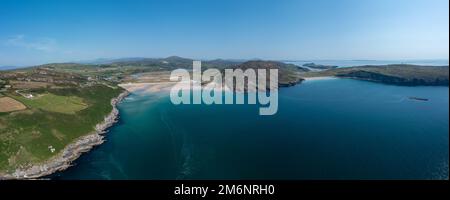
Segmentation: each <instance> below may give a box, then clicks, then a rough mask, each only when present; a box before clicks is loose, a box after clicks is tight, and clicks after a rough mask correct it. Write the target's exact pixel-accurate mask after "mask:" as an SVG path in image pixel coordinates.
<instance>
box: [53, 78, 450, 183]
mask: <svg viewBox="0 0 450 200" xmlns="http://www.w3.org/2000/svg"><path fill="white" fill-rule="evenodd" d="M410 97H419V98H426V99H428V101H419V100H414V99H410ZM118 108H119V110H120V120H119V122H118V123H117V124H116V125H115V126H113V127H112V128H111V129H110V130H109V132H108V133H107V134H106V142H105V143H103V144H102V145H100V146H98V147H96V148H94V149H93V150H92V151H91V152H89V153H86V154H84V155H83V156H81V157H80V158H79V159H78V160H76V161H75V163H74V164H75V165H74V166H73V167H71V168H69V169H67V170H66V171H64V172H61V173H57V174H55V175H52V176H50V178H53V179H158V180H160V179H448V159H449V154H448V151H449V146H448V142H449V138H448V137H449V118H448V115H449V90H448V87H403V86H392V85H385V84H379V83H371V82H365V81H358V80H350V79H329V80H314V81H305V82H303V83H301V84H299V85H296V86H293V87H289V88H281V89H280V90H279V108H278V113H277V114H275V115H272V116H260V115H258V109H259V105H209V106H208V105H178V106H177V105H173V104H172V103H171V102H170V99H169V97H168V92H159V93H151V94H149V93H142V92H137V93H133V94H131V95H130V96H129V97H127V98H126V99H125V100H124V101H123V102H122V103H121V104H119V106H118Z"/></svg>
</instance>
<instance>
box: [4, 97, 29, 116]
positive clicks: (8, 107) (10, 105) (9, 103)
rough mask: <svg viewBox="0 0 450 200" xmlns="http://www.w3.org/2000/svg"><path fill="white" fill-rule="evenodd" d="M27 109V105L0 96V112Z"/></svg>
mask: <svg viewBox="0 0 450 200" xmlns="http://www.w3.org/2000/svg"><path fill="white" fill-rule="evenodd" d="M26 108H27V107H26V106H25V105H23V104H22V103H20V102H18V101H16V100H14V99H13V98H10V97H1V96H0V112H12V111H17V110H23V109H26Z"/></svg>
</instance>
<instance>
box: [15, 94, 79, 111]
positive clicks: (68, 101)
mask: <svg viewBox="0 0 450 200" xmlns="http://www.w3.org/2000/svg"><path fill="white" fill-rule="evenodd" d="M17 98H18V99H19V100H20V101H21V102H23V103H25V105H27V106H28V107H30V108H38V109H42V110H46V111H50V112H59V113H66V114H75V112H77V111H80V110H83V109H85V108H87V106H88V105H87V104H86V103H84V102H83V99H82V98H80V97H77V96H60V95H55V94H51V93H46V94H41V95H37V96H36V97H34V98H31V99H29V98H25V97H22V96H20V97H17Z"/></svg>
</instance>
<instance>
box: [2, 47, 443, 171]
mask: <svg viewBox="0 0 450 200" xmlns="http://www.w3.org/2000/svg"><path fill="white" fill-rule="evenodd" d="M192 61H193V60H192V59H189V58H182V57H177V56H171V57H167V58H130V59H117V60H101V62H100V61H97V63H51V64H45V65H39V66H33V67H28V68H21V69H14V70H6V71H0V127H1V129H0V179H23V178H38V177H42V176H45V175H48V174H51V173H53V172H55V171H58V170H64V169H66V168H67V167H69V166H70V163H71V162H72V161H73V160H75V159H76V158H78V157H79V156H80V154H81V153H83V152H86V151H88V150H89V149H91V148H92V147H93V146H94V145H98V144H101V143H102V142H103V136H102V133H104V132H105V131H106V129H107V128H108V127H110V126H111V125H112V124H113V123H114V122H115V121H116V118H117V117H118V114H119V113H118V110H117V109H116V108H115V106H116V104H117V103H118V102H120V101H121V100H122V99H123V98H124V97H125V96H126V95H127V94H128V92H127V91H126V90H125V89H129V88H125V89H124V88H123V87H121V86H122V85H123V84H128V83H130V84H131V86H130V87H132V86H133V84H146V83H164V82H168V76H169V74H170V71H171V70H174V69H177V68H184V69H191V68H192ZM202 67H203V69H208V68H217V69H219V70H223V69H225V68H233V69H242V70H245V69H261V68H263V69H278V73H279V74H278V77H279V86H280V87H289V86H293V85H296V84H299V83H301V82H302V81H303V80H305V78H311V77H323V76H332V77H338V78H351V79H358V80H364V81H372V82H378V83H384V84H394V85H406V86H421V85H422V86H448V84H449V68H448V66H439V67H438V66H416V65H403V64H398V65H383V66H359V67H348V68H338V67H336V66H328V65H317V64H314V63H308V64H305V65H303V66H297V65H294V64H286V63H283V62H278V61H263V60H251V61H238V60H223V59H216V60H206V61H202ZM309 68H313V69H317V70H310V69H309ZM411 99H414V100H420V101H426V99H424V98H419V97H411Z"/></svg>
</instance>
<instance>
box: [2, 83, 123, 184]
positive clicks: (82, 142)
mask: <svg viewBox="0 0 450 200" xmlns="http://www.w3.org/2000/svg"><path fill="white" fill-rule="evenodd" d="M128 95H129V92H128V91H126V90H125V91H124V92H123V93H121V94H120V95H119V96H117V97H116V98H113V99H111V105H112V107H113V109H112V111H111V113H109V114H108V115H107V116H106V117H105V119H104V120H103V122H101V123H99V124H97V125H96V126H95V131H93V132H92V133H91V134H88V135H86V136H82V137H81V138H79V139H77V141H75V142H74V143H71V144H69V145H67V146H66V147H65V148H64V149H63V150H62V151H61V152H60V153H59V154H58V155H56V156H55V157H53V158H51V159H50V160H49V161H47V162H45V163H43V164H39V165H35V166H33V167H31V168H28V169H17V170H16V171H15V172H14V173H12V174H5V175H0V180H2V179H36V178H40V177H43V176H47V175H50V174H53V173H55V172H57V171H62V170H65V169H67V168H69V167H70V166H72V165H71V163H72V162H73V161H74V160H76V159H77V158H79V157H80V156H81V154H83V153H85V152H88V151H90V150H91V149H92V148H93V147H94V146H97V145H100V144H102V143H103V142H104V136H103V134H104V133H106V132H107V129H108V128H109V127H111V126H112V125H114V123H116V122H117V119H118V117H119V110H118V109H117V107H116V106H117V104H118V103H120V102H121V101H122V100H123V99H124V98H125V97H126V96H128Z"/></svg>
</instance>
